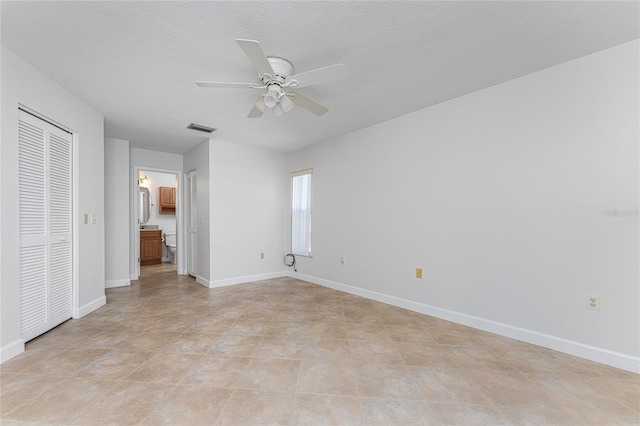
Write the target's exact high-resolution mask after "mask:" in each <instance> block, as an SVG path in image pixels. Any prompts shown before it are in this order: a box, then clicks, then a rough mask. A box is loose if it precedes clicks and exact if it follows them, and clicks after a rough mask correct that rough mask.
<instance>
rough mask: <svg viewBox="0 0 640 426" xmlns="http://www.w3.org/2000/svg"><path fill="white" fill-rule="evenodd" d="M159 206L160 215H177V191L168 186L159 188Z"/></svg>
mask: <svg viewBox="0 0 640 426" xmlns="http://www.w3.org/2000/svg"><path fill="white" fill-rule="evenodd" d="M158 204H159V205H160V208H159V209H158V213H160V214H176V189H175V188H170V187H166V186H161V187H159V188H158Z"/></svg>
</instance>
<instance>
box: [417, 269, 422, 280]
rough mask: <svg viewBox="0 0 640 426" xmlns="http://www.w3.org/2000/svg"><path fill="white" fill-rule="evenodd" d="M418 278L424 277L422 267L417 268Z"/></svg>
mask: <svg viewBox="0 0 640 426" xmlns="http://www.w3.org/2000/svg"><path fill="white" fill-rule="evenodd" d="M416 278H422V268H416Z"/></svg>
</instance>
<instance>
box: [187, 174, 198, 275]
mask: <svg viewBox="0 0 640 426" xmlns="http://www.w3.org/2000/svg"><path fill="white" fill-rule="evenodd" d="M194 178H195V182H196V194H197V188H198V187H197V185H198V183H197V182H198V169H191V170H189V171H188V172H186V173H185V174H184V189H185V191H184V194H185V197H184V214H185V220H184V235H185V237H186V238H185V251H184V254H185V256H184V260H185V269H186V273H187V274H189V275H191V276H192V277H197V275H198V258H197V255H198V250H197V241H198V240H197V238H198V233H197V232H195V234H196V244H195V245H194V242H193V234H194V232H193V228H195V229H197V228H198V218H197V216H196V218H195V223H193V222H192V221H191V220H192V219H193V212H192V208H193V206H194V200H193V198H192V194H193V191H192V183H193V179H194ZM197 203H198V198H197V195H196V200H195V205H196V212H197ZM189 225H191V228H192V229H191V230H189V229H188V226H189Z"/></svg>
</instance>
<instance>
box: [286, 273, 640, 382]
mask: <svg viewBox="0 0 640 426" xmlns="http://www.w3.org/2000/svg"><path fill="white" fill-rule="evenodd" d="M286 275H287V276H289V277H292V278H298V279H300V280H303V281H308V282H310V283H313V284H318V285H321V286H323V287H328V288H332V289H334V290H340V291H344V292H345V293H350V294H355V295H356V296H362V297H366V298H367V299H371V300H375V301H378V302H382V303H387V304H389V305H393V306H398V307H400V308H404V309H408V310H410V311H414V312H419V313H421V314H425V315H429V316H432V317H436V318H440V319H444V320H447V321H451V322H455V323H457V324H462V325H466V326H468V327H473V328H476V329H479V330H483V331H488V332H490V333H495V334H499V335H501V336H505V337H509V338H511V339H515V340H520V341H522V342H526V343H531V344H534V345H537V346H542V347H544V348H548V349H553V350H555V351H558V352H563V353H566V354H569V355H574V356H577V357H580V358H585V359H588V360H591V361H595V362H599V363H601V364H606V365H610V366H612V367H616V368H620V369H623V370H627V371H631V372H633V373H639V374H640V357H634V356H631V355H627V354H623V353H620V352H614V351H610V350H608V349H603V348H598V347H595V346H590V345H585V344H583V343H579V342H575V341H571V340H567V339H563V338H560V337H557V336H552V335H549V334H545V333H539V332H537V331H533V330H528V329H524V328H520V327H516V326H513V325H509V324H505V323H501V322H497V321H492V320H488V319H485V318H480V317H476V316H473V315H467V314H463V313H460V312H455V311H451V310H448V309H443V308H438V307H436V306H431V305H427V304H424V303H419V302H414V301H411V300H407V299H403V298H400V297H395V296H390V295H388V294H384V293H378V292H376V291H371V290H365V289H362V288H359V287H354V286H350V285H347V284H342V283H338V282H335V281H331V280H326V279H324V278H318V277H314V276H310V275H305V274H301V273H299V272H292V271H286Z"/></svg>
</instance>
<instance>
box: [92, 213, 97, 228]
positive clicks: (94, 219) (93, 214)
mask: <svg viewBox="0 0 640 426" xmlns="http://www.w3.org/2000/svg"><path fill="white" fill-rule="evenodd" d="M91 224H92V225H95V224H96V214H95V213H91Z"/></svg>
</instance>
